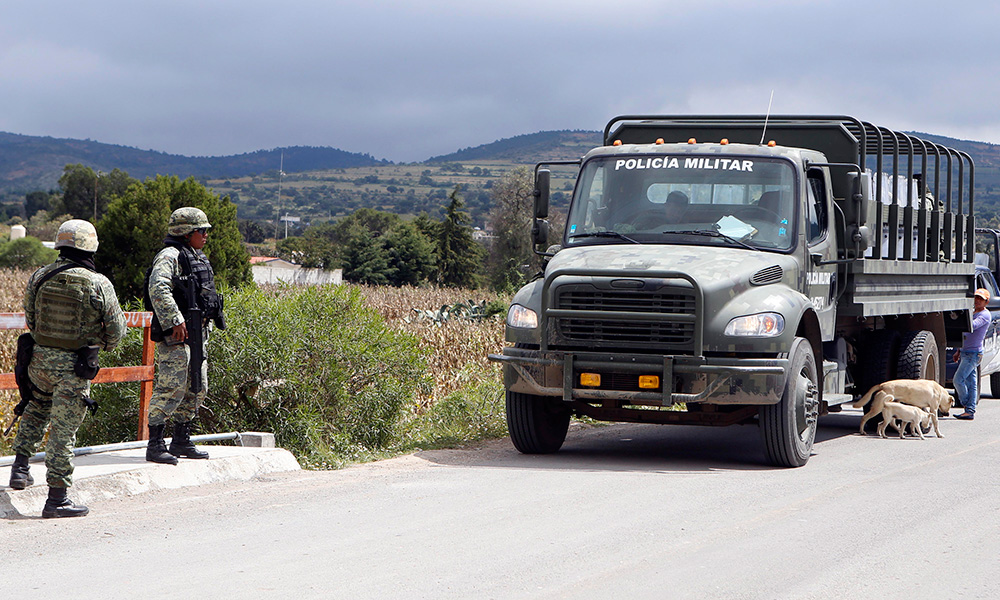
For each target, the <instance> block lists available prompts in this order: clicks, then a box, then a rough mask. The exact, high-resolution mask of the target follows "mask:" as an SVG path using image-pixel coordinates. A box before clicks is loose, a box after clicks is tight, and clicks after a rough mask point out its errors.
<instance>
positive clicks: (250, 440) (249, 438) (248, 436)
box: [240, 431, 274, 448]
mask: <svg viewBox="0 0 1000 600" xmlns="http://www.w3.org/2000/svg"><path fill="white" fill-rule="evenodd" d="M240 445H241V446H246V447H249V448H274V434H273V433H261V432H258V431H246V432H241V433H240Z"/></svg>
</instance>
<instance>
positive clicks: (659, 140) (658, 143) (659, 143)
mask: <svg viewBox="0 0 1000 600" xmlns="http://www.w3.org/2000/svg"><path fill="white" fill-rule="evenodd" d="M661 144H663V138H656V145H657V146H659V145H661Z"/></svg>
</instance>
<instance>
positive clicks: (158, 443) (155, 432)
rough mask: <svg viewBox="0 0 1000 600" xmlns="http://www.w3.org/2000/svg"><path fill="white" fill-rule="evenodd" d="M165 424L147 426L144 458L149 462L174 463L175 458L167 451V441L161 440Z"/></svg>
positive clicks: (175, 462) (175, 461)
mask: <svg viewBox="0 0 1000 600" xmlns="http://www.w3.org/2000/svg"><path fill="white" fill-rule="evenodd" d="M164 427H166V426H165V425H150V426H149V443H148V444H146V460H148V461H149V462H155V463H163V464H165V465H176V464H177V458H175V457H174V455H173V454H170V453H169V452H167V443H166V442H164V441H163V428H164Z"/></svg>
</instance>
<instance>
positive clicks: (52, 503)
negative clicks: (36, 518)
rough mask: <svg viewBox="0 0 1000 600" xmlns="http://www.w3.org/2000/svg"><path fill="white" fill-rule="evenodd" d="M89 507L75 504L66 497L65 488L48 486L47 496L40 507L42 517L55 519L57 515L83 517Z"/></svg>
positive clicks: (88, 510)
mask: <svg viewBox="0 0 1000 600" xmlns="http://www.w3.org/2000/svg"><path fill="white" fill-rule="evenodd" d="M89 512H90V509H89V508H87V507H86V506H82V505H76V504H73V502H72V501H71V500H70V499H69V498H67V497H66V488H57V487H51V486H50V487H49V497H48V499H47V500H46V501H45V506H44V507H43V508H42V517H43V518H46V519H55V518H57V517H84V516H86V515H87V513H89Z"/></svg>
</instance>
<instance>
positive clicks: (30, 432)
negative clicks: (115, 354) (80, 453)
mask: <svg viewBox="0 0 1000 600" xmlns="http://www.w3.org/2000/svg"><path fill="white" fill-rule="evenodd" d="M28 376H29V377H31V381H32V382H33V383H34V384H35V385H36V386H37V387H38V389H40V390H42V391H43V392H46V393H48V392H51V393H52V395H51V396H43V395H41V394H35V401H34V402H30V403H28V406H27V407H26V408H25V409H24V414H23V415H21V421H20V425H18V428H17V437H15V438H14V452H15V453H16V454H21V455H26V456H32V455H34V454H35V452H36V449H37V448H38V444H39V442H41V441H42V438H43V437H44V436H45V428H46V427H48V428H49V441H48V443H47V444H46V445H45V469H46V475H45V480H46V483H48V484H49V487H58V488H68V487H69V486H71V485H73V447H74V445H75V444H76V431H77V429H79V428H80V425H81V424H82V423H83V418H84V417H85V416H86V414H87V400H89V399H90V380H89V379H83V378H82V377H77V376H76V373H74V372H73V369H42V368H39V367H38V366H36V365H35V363H34V362H32V364H31V365H29V366H28ZM50 425H51V426H50Z"/></svg>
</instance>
